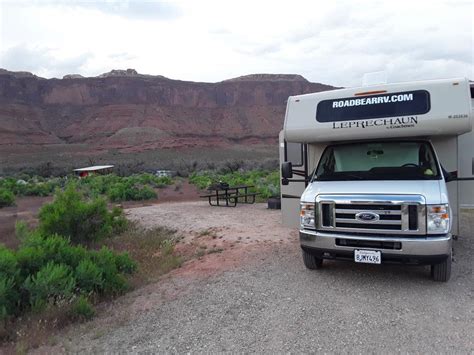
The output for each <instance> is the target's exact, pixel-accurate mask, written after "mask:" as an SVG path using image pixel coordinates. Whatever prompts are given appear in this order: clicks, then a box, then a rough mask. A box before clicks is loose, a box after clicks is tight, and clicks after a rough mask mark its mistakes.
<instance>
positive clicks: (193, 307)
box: [61, 201, 474, 353]
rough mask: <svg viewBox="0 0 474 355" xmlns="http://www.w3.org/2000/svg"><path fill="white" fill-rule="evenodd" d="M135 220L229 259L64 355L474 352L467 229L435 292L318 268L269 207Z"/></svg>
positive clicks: (378, 273)
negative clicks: (83, 354)
mask: <svg viewBox="0 0 474 355" xmlns="http://www.w3.org/2000/svg"><path fill="white" fill-rule="evenodd" d="M127 214H128V216H129V218H131V219H134V220H137V221H140V222H141V223H143V224H144V225H146V226H148V227H152V226H154V225H161V226H167V227H169V228H173V229H177V230H178V232H179V233H181V234H182V235H184V236H185V238H184V239H183V240H182V241H181V242H180V243H181V244H183V245H186V244H189V243H193V242H196V240H199V239H202V238H203V239H205V240H206V241H205V242H206V243H217V241H220V242H219V243H220V245H221V246H222V249H223V251H222V252H220V253H215V254H208V255H205V256H204V257H203V258H200V259H197V260H193V261H190V262H188V263H186V264H185V265H184V266H183V267H182V268H180V269H177V270H174V271H173V272H171V273H170V274H169V275H168V276H167V277H165V278H164V279H162V280H160V282H158V283H155V284H150V285H148V286H146V287H144V288H141V289H138V290H135V291H133V292H131V293H130V294H128V295H125V296H124V297H121V298H119V299H117V300H116V301H115V302H114V303H113V304H112V305H110V306H109V307H108V308H107V309H105V310H102V311H101V312H100V314H99V316H98V317H97V318H96V319H95V320H93V321H91V322H89V323H85V324H83V325H81V326H79V327H77V328H76V329H74V331H70V332H68V333H67V334H66V335H65V336H64V341H63V343H62V344H61V348H62V350H64V351H87V352H104V351H106V352H117V351H125V352H142V351H145V352H179V353H182V352H222V351H232V352H273V351H284V352H295V353H299V352H314V351H321V352H355V353H362V352H415V353H420V352H421V353H432V352H435V353H472V352H473V351H474V344H473V339H474V337H473V334H474V298H473V296H474V283H473V275H472V263H473V255H474V241H473V239H472V237H471V236H472V233H471V231H472V230H469V231H467V230H466V229H469V223H467V222H466V224H465V227H464V229H465V231H466V233H470V234H466V235H465V236H463V237H460V238H459V239H458V240H457V241H455V244H454V248H455V261H454V264H453V275H452V277H451V280H450V281H449V282H448V283H435V282H433V281H431V280H430V277H429V269H428V268H427V267H408V266H398V265H394V266H388V265H382V266H377V265H361V264H357V265H356V264H353V263H346V262H333V261H329V262H326V263H325V265H324V268H323V269H322V270H318V271H310V270H307V269H305V267H304V266H303V263H302V260H301V254H300V250H299V245H298V240H297V233H296V231H294V230H291V229H288V228H285V227H282V226H281V223H280V212H279V211H272V210H267V209H266V207H265V206H264V205H262V204H256V205H246V206H244V205H242V206H240V205H239V206H238V207H236V208H213V207H209V206H208V205H206V203H205V202H202V201H201V202H182V203H167V204H161V205H155V206H150V207H141V208H136V209H129V210H128V211H127ZM464 217H465V216H464ZM203 230H204V231H207V232H205V233H203V232H202V231H203Z"/></svg>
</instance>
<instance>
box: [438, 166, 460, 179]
mask: <svg viewBox="0 0 474 355" xmlns="http://www.w3.org/2000/svg"><path fill="white" fill-rule="evenodd" d="M441 170H442V171H443V177H444V181H446V182H450V181H454V180H456V179H457V177H458V172H457V171H450V172H448V171H446V169H444V168H443V167H441Z"/></svg>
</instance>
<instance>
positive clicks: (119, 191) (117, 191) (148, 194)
mask: <svg viewBox="0 0 474 355" xmlns="http://www.w3.org/2000/svg"><path fill="white" fill-rule="evenodd" d="M107 196H108V197H109V199H110V200H111V201H114V202H120V201H143V200H151V199H153V198H156V197H157V195H156V192H155V191H153V189H152V188H151V187H149V186H146V185H145V186H143V185H135V184H133V183H131V182H117V183H115V184H113V185H112V186H111V187H110V188H109V189H108V191H107Z"/></svg>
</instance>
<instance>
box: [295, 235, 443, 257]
mask: <svg viewBox="0 0 474 355" xmlns="http://www.w3.org/2000/svg"><path fill="white" fill-rule="evenodd" d="M300 243H301V248H302V249H304V250H305V251H307V252H309V253H312V254H315V255H317V256H318V257H321V258H323V259H346V260H354V250H356V249H363V250H379V251H381V252H382V263H392V262H394V263H407V264H418V265H423V264H427V265H429V264H437V263H440V262H443V261H444V260H446V258H447V257H448V256H449V255H450V254H451V234H446V235H440V236H423V237H420V236H416V237H406V236H400V237H398V236H397V235H390V236H377V235H348V234H342V233H327V232H318V231H310V230H300Z"/></svg>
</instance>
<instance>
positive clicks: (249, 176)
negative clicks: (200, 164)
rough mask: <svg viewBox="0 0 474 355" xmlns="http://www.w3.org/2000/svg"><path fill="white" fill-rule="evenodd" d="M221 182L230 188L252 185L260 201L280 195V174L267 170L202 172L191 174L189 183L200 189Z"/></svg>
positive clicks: (251, 190) (252, 190) (252, 189)
mask: <svg viewBox="0 0 474 355" xmlns="http://www.w3.org/2000/svg"><path fill="white" fill-rule="evenodd" d="M220 181H223V182H226V183H228V184H229V185H230V186H237V185H252V186H254V187H253V188H251V189H250V192H257V193H258V194H259V196H258V197H259V199H260V200H265V199H267V198H269V197H273V196H279V195H280V173H279V172H278V171H277V170H275V171H266V170H249V171H245V172H240V171H237V172H233V173H226V174H219V173H217V172H211V171H202V172H197V173H193V174H191V176H190V177H189V182H190V183H192V184H194V185H196V186H197V187H198V188H200V189H205V188H209V187H210V186H212V185H215V184H218V183H219V182H220Z"/></svg>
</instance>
